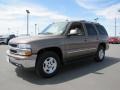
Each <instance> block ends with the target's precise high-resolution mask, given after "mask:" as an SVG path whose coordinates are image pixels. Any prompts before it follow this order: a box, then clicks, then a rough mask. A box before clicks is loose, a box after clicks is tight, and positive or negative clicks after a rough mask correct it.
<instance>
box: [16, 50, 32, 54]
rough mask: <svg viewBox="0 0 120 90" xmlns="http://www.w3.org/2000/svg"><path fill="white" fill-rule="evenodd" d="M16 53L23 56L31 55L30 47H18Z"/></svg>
mask: <svg viewBox="0 0 120 90" xmlns="http://www.w3.org/2000/svg"><path fill="white" fill-rule="evenodd" d="M17 53H18V54H19V55H23V56H31V55H32V51H31V49H19V50H17Z"/></svg>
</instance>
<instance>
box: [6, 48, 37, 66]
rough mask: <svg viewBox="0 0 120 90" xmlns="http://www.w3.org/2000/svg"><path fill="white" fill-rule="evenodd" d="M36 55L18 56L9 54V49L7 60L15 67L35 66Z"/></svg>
mask: <svg viewBox="0 0 120 90" xmlns="http://www.w3.org/2000/svg"><path fill="white" fill-rule="evenodd" d="M36 57H37V55H31V56H20V55H15V54H11V53H10V52H9V50H8V51H7V61H8V62H9V63H11V64H13V65H15V66H17V67H22V68H33V67H35V62H36Z"/></svg>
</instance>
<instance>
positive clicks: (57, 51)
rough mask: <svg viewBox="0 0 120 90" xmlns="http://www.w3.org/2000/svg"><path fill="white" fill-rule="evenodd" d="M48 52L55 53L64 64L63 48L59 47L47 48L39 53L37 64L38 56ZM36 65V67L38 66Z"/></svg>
mask: <svg viewBox="0 0 120 90" xmlns="http://www.w3.org/2000/svg"><path fill="white" fill-rule="evenodd" d="M47 51H52V52H55V53H56V54H57V55H58V56H59V57H60V61H61V63H62V64H63V53H62V50H61V48H59V47H47V48H43V49H40V50H39V51H38V53H37V58H36V63H37V61H38V55H40V54H42V53H44V52H47ZM36 63H35V65H36Z"/></svg>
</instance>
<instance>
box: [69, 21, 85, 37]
mask: <svg viewBox="0 0 120 90" xmlns="http://www.w3.org/2000/svg"><path fill="white" fill-rule="evenodd" d="M75 30H76V31H75ZM74 31H75V32H76V34H77V35H85V32H84V29H83V26H82V24H81V23H78V22H75V23H73V24H72V25H71V27H70V29H69V33H71V32H74Z"/></svg>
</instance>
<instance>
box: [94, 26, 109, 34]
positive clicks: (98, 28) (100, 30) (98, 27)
mask: <svg viewBox="0 0 120 90" xmlns="http://www.w3.org/2000/svg"><path fill="white" fill-rule="evenodd" d="M95 26H96V28H97V30H98V32H99V34H100V35H108V34H107V32H106V30H105V28H104V27H103V26H101V25H95Z"/></svg>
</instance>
